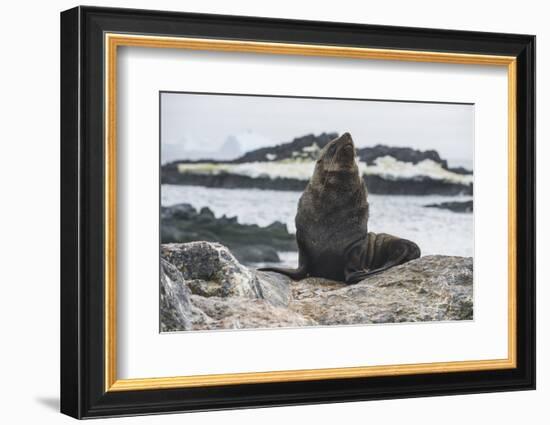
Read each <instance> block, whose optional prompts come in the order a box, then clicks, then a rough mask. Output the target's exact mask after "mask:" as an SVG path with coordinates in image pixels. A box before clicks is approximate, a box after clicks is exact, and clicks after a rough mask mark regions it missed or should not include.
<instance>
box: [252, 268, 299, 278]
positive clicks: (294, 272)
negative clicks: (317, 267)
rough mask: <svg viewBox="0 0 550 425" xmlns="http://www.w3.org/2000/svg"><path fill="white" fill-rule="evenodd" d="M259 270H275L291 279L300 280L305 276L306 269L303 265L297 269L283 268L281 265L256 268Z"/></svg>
mask: <svg viewBox="0 0 550 425" xmlns="http://www.w3.org/2000/svg"><path fill="white" fill-rule="evenodd" d="M258 271H260V272H276V273H281V274H284V275H285V276H288V277H289V278H291V279H292V280H300V279H303V278H305V277H306V276H307V270H306V268H305V267H298V268H297V269H290V268H288V269H285V268H281V267H263V268H260V269H258Z"/></svg>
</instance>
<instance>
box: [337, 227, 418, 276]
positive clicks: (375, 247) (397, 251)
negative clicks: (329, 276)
mask: <svg viewBox="0 0 550 425" xmlns="http://www.w3.org/2000/svg"><path fill="white" fill-rule="evenodd" d="M367 246H368V247H367V257H366V261H365V267H366V269H363V270H357V271H351V272H349V273H348V272H346V276H345V278H346V283H349V284H353V283H357V282H359V281H361V280H363V279H366V278H368V277H370V276H373V275H375V274H379V273H382V272H384V271H386V270H388V269H391V268H392V267H395V266H399V265H401V264H404V263H406V262H408V261H411V260H414V259H416V258H419V257H420V248H419V247H418V245H417V244H415V243H414V242H412V241H409V240H407V239H401V238H397V237H395V236H391V235H388V234H385V233H380V234H376V233H372V232H371V233H369V235H368V244H367Z"/></svg>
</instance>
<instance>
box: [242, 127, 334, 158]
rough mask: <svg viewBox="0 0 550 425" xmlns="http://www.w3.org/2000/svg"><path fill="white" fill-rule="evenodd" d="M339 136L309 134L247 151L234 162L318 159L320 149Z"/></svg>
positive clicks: (332, 134)
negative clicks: (286, 141)
mask: <svg viewBox="0 0 550 425" xmlns="http://www.w3.org/2000/svg"><path fill="white" fill-rule="evenodd" d="M337 137H338V133H321V134H319V135H318V136H316V135H314V134H307V135H305V136H302V137H297V138H295V139H294V140H292V141H291V142H288V143H282V144H280V145H276V146H268V147H265V148H260V149H255V150H253V151H250V152H247V153H245V154H244V155H243V156H241V157H240V158H237V159H235V160H234V161H233V162H236V163H243V162H262V161H273V160H277V161H281V160H285V159H296V158H300V159H313V160H316V159H317V153H318V152H319V150H320V149H322V148H324V147H325V145H326V144H327V143H328V142H330V141H331V140H333V139H336V138H337Z"/></svg>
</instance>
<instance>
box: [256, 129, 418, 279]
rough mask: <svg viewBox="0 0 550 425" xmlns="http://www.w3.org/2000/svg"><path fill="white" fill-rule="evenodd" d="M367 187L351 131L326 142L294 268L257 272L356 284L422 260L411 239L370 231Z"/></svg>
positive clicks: (303, 200) (299, 220)
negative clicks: (375, 275) (361, 173)
mask: <svg viewBox="0 0 550 425" xmlns="http://www.w3.org/2000/svg"><path fill="white" fill-rule="evenodd" d="M368 217H369V204H368V202H367V188H366V185H365V182H364V180H363V178H362V177H361V176H360V175H359V169H358V167H357V164H356V161H355V146H354V144H353V140H352V138H351V135H350V134H349V133H344V134H343V135H342V136H340V137H338V138H336V139H334V140H332V141H331V142H329V143H328V144H327V145H326V146H325V147H324V148H323V149H322V150H321V153H320V157H319V160H318V161H317V163H316V164H315V171H314V173H313V176H312V177H311V179H310V181H309V183H308V185H307V187H306V188H305V190H304V192H303V194H302V196H301V197H300V200H299V201H298V212H297V214H296V219H295V221H296V241H297V244H298V268H296V269H284V268H276V267H268V268H263V269H259V270H262V271H273V272H278V273H282V274H284V275H287V276H289V277H290V278H292V279H294V280H299V279H303V278H305V277H307V276H312V277H323V278H326V279H332V280H338V281H344V282H346V283H350V284H351V283H357V282H359V281H360V280H362V279H364V278H366V277H368V276H369V275H372V274H375V273H379V272H381V271H384V270H387V269H389V268H390V267H394V266H397V265H399V264H403V263H405V262H407V261H410V260H413V259H415V258H418V257H420V249H419V248H418V246H417V245H416V244H415V243H414V242H411V241H408V240H406V239H401V238H398V237H395V236H391V235H387V234H385V233H380V234H375V233H369V232H368V227H367V222H368Z"/></svg>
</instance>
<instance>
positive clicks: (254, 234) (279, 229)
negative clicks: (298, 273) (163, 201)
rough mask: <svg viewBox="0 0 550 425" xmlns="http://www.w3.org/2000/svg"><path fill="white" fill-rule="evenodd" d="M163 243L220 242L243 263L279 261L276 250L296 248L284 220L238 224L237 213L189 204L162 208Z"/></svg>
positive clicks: (293, 238) (292, 249)
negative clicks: (217, 213) (217, 212)
mask: <svg viewBox="0 0 550 425" xmlns="http://www.w3.org/2000/svg"><path fill="white" fill-rule="evenodd" d="M161 222H162V225H161V241H162V243H183V242H192V241H197V240H203V241H211V242H220V243H222V244H223V245H225V246H227V247H229V248H230V249H231V251H232V253H233V254H234V255H235V257H237V258H238V260H239V261H242V262H243V263H245V264H250V263H261V262H272V263H275V262H278V261H280V260H279V255H278V253H277V252H278V251H295V250H297V247H296V240H295V237H294V235H293V234H292V233H289V232H288V230H287V227H286V225H285V224H283V223H280V222H277V221H276V222H273V223H271V224H270V225H269V226H265V227H260V226H258V225H255V224H241V223H239V222H238V221H237V217H226V216H222V217H219V218H216V217H215V215H214V213H213V212H212V211H211V210H210V209H209V208H206V207H205V208H202V209H201V210H200V211H197V210H196V209H195V208H194V207H193V206H191V205H190V204H178V205H174V206H170V207H162V208H161Z"/></svg>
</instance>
